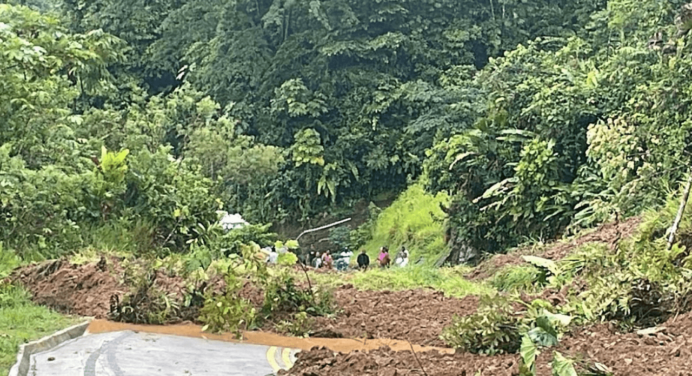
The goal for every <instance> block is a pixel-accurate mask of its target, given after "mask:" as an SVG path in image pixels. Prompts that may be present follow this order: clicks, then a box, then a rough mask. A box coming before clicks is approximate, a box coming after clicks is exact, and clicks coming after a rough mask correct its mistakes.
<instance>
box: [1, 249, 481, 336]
mask: <svg viewBox="0 0 692 376" xmlns="http://www.w3.org/2000/svg"><path fill="white" fill-rule="evenodd" d="M123 272H124V271H123V268H122V267H121V266H120V262H119V260H118V259H115V258H113V259H110V260H108V262H103V263H91V264H85V265H71V264H70V263H69V262H68V261H65V260H58V261H50V262H46V263H42V264H38V265H32V266H28V267H25V268H22V269H19V270H17V271H15V273H14V274H13V276H12V279H13V280H14V281H16V282H19V283H21V284H22V285H24V286H25V287H26V288H27V289H28V290H29V291H30V292H31V293H32V294H33V296H34V301H36V302H37V303H39V304H43V305H46V306H49V307H52V308H54V309H55V310H57V311H59V312H63V313H68V314H75V315H80V316H92V317H95V318H99V319H105V318H108V313H109V311H110V298H111V296H113V295H118V297H119V298H120V301H122V299H123V297H124V296H125V295H126V294H128V293H131V291H132V287H131V286H127V285H125V284H124V283H123V277H122V275H123ZM153 287H154V288H155V289H157V290H159V291H161V292H164V293H166V294H168V295H171V294H172V295H174V296H176V297H177V298H178V300H179V301H182V300H183V299H184V297H185V295H186V294H188V293H189V292H188V291H187V287H186V285H185V281H184V280H183V279H182V278H181V277H179V276H171V275H167V274H166V273H165V272H163V271H159V272H157V273H156V279H155V282H154V285H153ZM224 287H225V285H224V281H223V280H222V279H220V278H216V279H213V280H211V281H209V282H208V286H207V289H212V290H213V291H215V292H222V291H223V289H224ZM240 295H241V296H242V297H243V298H245V299H248V300H250V301H251V302H252V304H253V305H254V306H255V307H256V308H258V309H259V308H261V306H262V304H263V301H264V294H263V292H262V291H261V290H260V289H259V288H258V287H257V286H255V285H253V284H251V283H250V282H249V281H247V282H246V283H245V286H244V287H243V289H242V290H241V292H240ZM335 300H336V303H337V306H338V311H339V313H338V314H337V315H336V317H335V318H325V317H318V318H315V320H314V326H313V328H314V329H313V332H314V333H313V336H315V337H323V338H324V337H326V338H329V337H331V338H364V339H372V338H386V339H392V340H407V341H410V342H411V343H413V344H416V345H422V346H438V347H443V346H444V344H443V342H442V341H441V340H440V339H439V336H440V334H441V332H442V329H443V328H444V327H445V326H447V325H448V324H449V323H450V322H451V320H452V318H453V316H454V315H460V316H463V315H468V314H471V313H474V312H475V311H476V308H477V306H478V299H477V298H476V297H467V298H464V299H457V298H448V297H445V296H444V294H443V293H441V292H434V291H426V290H414V291H398V292H390V291H358V290H356V289H355V288H353V286H350V285H347V286H342V287H340V288H339V289H337V290H336V291H335ZM195 314H196V313H192V314H191V315H192V316H190V315H187V316H185V319H191V320H192V321H196V320H195V317H196V316H195ZM197 314H198V313H197ZM188 316H189V317H188ZM277 317H279V318H280V315H278V316H277ZM181 320H182V318H181ZM172 322H179V321H172ZM265 324H266V325H264V327H263V329H264V330H266V331H273V330H274V325H273V324H272V323H271V322H267V323H265Z"/></svg>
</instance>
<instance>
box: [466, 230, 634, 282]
mask: <svg viewBox="0 0 692 376" xmlns="http://www.w3.org/2000/svg"><path fill="white" fill-rule="evenodd" d="M639 223H641V218H639V217H633V218H630V219H628V220H626V221H624V222H618V223H607V224H604V225H602V226H600V227H599V228H598V229H596V230H595V231H593V232H590V233H588V234H586V235H584V236H580V237H578V238H576V239H573V240H571V241H568V242H565V241H558V242H555V243H553V244H551V245H548V246H547V248H546V249H545V250H544V251H542V252H539V253H533V252H532V249H530V248H529V249H521V250H518V251H516V252H513V253H511V254H503V255H495V256H493V257H492V258H490V259H488V260H487V261H484V262H482V263H481V264H480V265H478V266H477V267H476V268H475V269H474V270H473V271H472V272H470V273H468V274H466V275H465V276H464V277H466V278H467V279H471V280H482V279H487V278H490V277H492V276H493V275H494V274H495V273H496V272H497V271H498V270H500V269H502V268H504V267H507V266H514V265H521V264H524V259H523V258H522V256H524V255H529V254H533V255H535V256H539V257H543V258H546V259H549V260H553V261H558V260H561V259H563V258H564V257H566V256H567V255H569V254H570V253H572V251H574V249H575V248H577V247H579V246H581V245H583V244H586V243H605V244H609V245H612V244H614V243H615V242H617V241H618V240H620V239H625V238H628V237H631V236H632V235H633V234H634V232H635V231H636V230H637V228H638V226H639Z"/></svg>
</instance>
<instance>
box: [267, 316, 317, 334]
mask: <svg viewBox="0 0 692 376" xmlns="http://www.w3.org/2000/svg"><path fill="white" fill-rule="evenodd" d="M275 327H276V330H277V331H279V332H280V333H285V334H291V335H294V336H296V337H307V336H308V334H309V333H310V330H311V329H312V319H311V318H310V316H308V314H307V312H298V313H296V314H294V315H292V316H291V319H290V320H287V321H281V322H280V323H278V324H276V325H275Z"/></svg>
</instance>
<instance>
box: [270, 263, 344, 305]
mask: <svg viewBox="0 0 692 376" xmlns="http://www.w3.org/2000/svg"><path fill="white" fill-rule="evenodd" d="M262 311H263V312H264V314H265V315H266V316H269V315H272V314H274V313H300V312H305V313H307V314H309V315H311V316H327V315H330V314H332V313H334V299H333V296H332V294H331V292H330V291H328V290H325V289H320V290H318V291H316V292H315V291H310V290H309V289H305V288H299V287H297V286H296V284H295V279H294V278H293V277H292V276H291V275H290V274H288V273H287V272H285V271H281V272H279V273H277V274H276V275H274V276H272V277H271V278H269V280H268V282H267V284H266V286H265V287H264V305H263V307H262Z"/></svg>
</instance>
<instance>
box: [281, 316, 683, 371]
mask: <svg viewBox="0 0 692 376" xmlns="http://www.w3.org/2000/svg"><path fill="white" fill-rule="evenodd" d="M554 350H557V351H559V352H560V353H562V354H563V355H565V356H567V357H569V358H570V359H576V360H577V364H576V368H577V370H578V371H581V372H584V374H589V373H587V371H588V370H589V368H591V367H594V366H595V364H596V363H601V364H603V365H605V366H606V367H607V368H608V370H609V371H610V372H612V373H613V374H614V375H617V376H664V375H665V376H683V375H685V376H687V375H692V313H691V314H685V315H681V316H679V317H677V318H673V319H670V320H668V321H667V322H666V323H664V324H662V325H660V326H659V327H657V329H656V330H652V331H651V333H642V334H637V333H620V332H617V331H615V330H612V328H609V327H608V326H607V325H598V326H594V327H590V328H583V329H581V330H580V331H578V332H575V333H571V334H568V335H566V336H565V337H564V338H563V339H562V340H561V341H560V345H559V346H558V348H556V349H548V350H544V351H543V352H542V353H541V355H540V356H539V358H538V367H537V374H538V375H539V376H550V375H552V370H551V369H550V365H549V364H550V362H551V360H552V357H553V351H554ZM417 358H418V359H416V357H414V356H413V354H412V353H411V352H408V351H402V352H393V351H391V350H389V349H387V348H381V349H378V350H375V351H370V352H367V353H364V352H353V353H349V354H334V353H332V352H331V351H329V350H327V349H317V348H315V349H312V350H311V351H308V352H304V353H301V354H299V357H298V361H297V362H296V364H295V366H294V367H293V368H292V369H291V370H290V371H289V372H285V373H284V375H286V376H312V375H325V376H330V375H335V376H336V375H399V376H401V375H423V374H424V373H423V371H421V369H424V370H425V374H427V375H428V376H447V375H450V376H451V375H468V376H472V375H475V374H476V372H478V371H482V374H483V375H518V374H519V364H520V361H519V355H500V356H490V357H489V356H484V355H473V354H469V353H456V354H453V355H449V354H440V353H438V352H435V351H431V352H427V353H418V354H417ZM419 361H420V363H419Z"/></svg>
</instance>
